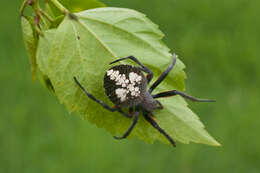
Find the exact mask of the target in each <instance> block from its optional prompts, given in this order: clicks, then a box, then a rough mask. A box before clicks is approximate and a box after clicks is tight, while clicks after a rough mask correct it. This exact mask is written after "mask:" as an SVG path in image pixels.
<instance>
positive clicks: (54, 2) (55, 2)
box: [50, 0, 70, 15]
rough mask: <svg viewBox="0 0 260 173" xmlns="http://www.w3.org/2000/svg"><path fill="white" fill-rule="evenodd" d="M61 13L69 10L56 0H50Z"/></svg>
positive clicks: (66, 12) (67, 12)
mask: <svg viewBox="0 0 260 173" xmlns="http://www.w3.org/2000/svg"><path fill="white" fill-rule="evenodd" d="M50 1H51V2H52V3H53V5H55V6H56V7H57V8H58V9H59V10H60V11H61V12H62V13H63V14H65V15H66V14H69V13H70V12H69V10H68V9H66V8H65V7H64V6H63V5H62V4H61V3H60V2H59V1H58V0H50Z"/></svg>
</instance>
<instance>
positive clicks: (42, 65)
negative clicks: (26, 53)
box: [36, 29, 56, 93]
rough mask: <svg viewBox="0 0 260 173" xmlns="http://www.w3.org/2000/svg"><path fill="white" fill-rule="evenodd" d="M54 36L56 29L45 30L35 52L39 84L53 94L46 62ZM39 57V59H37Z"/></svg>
mask: <svg viewBox="0 0 260 173" xmlns="http://www.w3.org/2000/svg"><path fill="white" fill-rule="evenodd" d="M55 34H56V29H51V30H47V31H46V32H45V33H44V37H41V39H40V40H39V44H38V50H37V55H36V56H37V64H38V65H39V69H40V70H39V77H40V81H41V83H42V84H43V85H44V86H45V87H46V88H47V89H49V90H50V91H52V92H53V93H55V91H54V88H53V85H52V83H51V80H50V78H49V76H48V75H47V73H45V72H46V71H47V70H48V61H49V57H50V50H51V44H52V41H53V38H54V36H55ZM39 57H40V58H39Z"/></svg>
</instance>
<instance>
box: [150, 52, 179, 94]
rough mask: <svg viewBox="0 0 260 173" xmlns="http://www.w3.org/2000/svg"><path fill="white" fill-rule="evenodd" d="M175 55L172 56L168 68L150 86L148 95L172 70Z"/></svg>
mask: <svg viewBox="0 0 260 173" xmlns="http://www.w3.org/2000/svg"><path fill="white" fill-rule="evenodd" d="M176 59H177V55H176V54H173V58H172V62H171V64H170V65H169V67H168V68H167V69H166V70H165V71H164V72H163V73H162V74H161V76H160V77H159V78H158V79H157V80H156V81H155V82H154V83H153V84H152V86H151V87H150V89H149V93H152V92H153V90H154V89H155V88H156V87H157V86H158V85H159V84H160V83H161V82H162V81H163V80H164V79H165V78H166V76H167V75H168V73H169V72H170V71H171V70H172V68H173V67H174V65H175V63H176Z"/></svg>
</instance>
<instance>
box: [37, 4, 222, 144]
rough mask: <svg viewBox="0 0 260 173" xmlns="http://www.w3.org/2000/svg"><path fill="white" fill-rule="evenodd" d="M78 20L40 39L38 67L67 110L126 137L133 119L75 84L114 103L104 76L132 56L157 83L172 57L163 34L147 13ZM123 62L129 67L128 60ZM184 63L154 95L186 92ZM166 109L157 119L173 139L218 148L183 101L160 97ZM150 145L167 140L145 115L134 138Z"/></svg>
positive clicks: (99, 14) (89, 15) (92, 14)
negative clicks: (109, 108)
mask: <svg viewBox="0 0 260 173" xmlns="http://www.w3.org/2000/svg"><path fill="white" fill-rule="evenodd" d="M76 15H77V16H78V20H77V21H76V20H71V19H69V18H68V17H65V19H64V20H63V22H62V23H61V24H60V25H59V27H58V28H57V30H51V31H47V32H45V37H44V38H41V39H40V43H39V48H38V51H37V63H38V65H39V68H40V70H41V71H42V73H43V74H44V75H46V76H48V77H49V78H50V81H51V83H52V85H53V87H54V90H55V94H56V96H57V97H58V99H59V101H60V102H61V103H63V104H65V106H66V107H67V109H68V111H69V112H72V111H76V112H78V113H79V114H80V115H81V116H82V117H83V118H85V119H87V120H89V121H90V122H92V123H94V124H96V125H97V126H98V127H102V128H105V129H106V130H107V131H109V132H110V133H112V134H115V133H120V134H123V133H124V132H125V131H126V129H127V128H128V127H129V125H130V124H131V120H130V119H128V118H126V117H124V116H122V115H121V114H118V113H111V112H109V111H107V110H105V109H104V108H102V107H101V106H100V105H99V104H97V103H95V102H94V101H93V100H91V99H89V98H88V97H87V96H86V95H85V94H84V93H83V92H82V90H80V89H79V87H78V86H77V85H76V84H75V83H74V81H73V76H76V77H77V78H78V80H79V81H80V82H81V84H82V85H83V86H84V87H85V88H86V89H87V90H88V91H89V92H90V93H92V94H93V95H94V96H95V97H97V98H98V99H100V100H102V101H104V102H105V103H107V104H110V105H111V106H112V104H111V102H110V101H109V100H108V98H107V97H106V95H105V93H104V89H103V77H104V75H105V72H106V70H107V69H108V68H109V67H110V66H109V65H108V64H109V62H111V61H113V60H115V59H117V58H119V57H126V56H129V55H134V56H135V57H137V58H138V59H139V60H140V61H141V62H142V63H143V64H145V65H146V66H148V67H149V68H151V69H152V70H153V72H154V79H153V80H155V79H156V78H157V77H158V76H159V75H160V73H161V72H162V71H164V70H165V69H166V68H167V67H168V65H169V64H170V62H171V59H172V55H171V54H170V53H169V49H168V48H167V46H165V45H164V43H163V42H162V41H161V39H162V37H163V33H162V32H161V31H160V30H159V29H158V26H157V25H155V24H154V23H152V22H151V21H150V20H149V19H148V18H146V17H145V15H144V14H142V13H139V12H137V11H134V10H130V9H123V8H97V9H92V10H87V11H83V12H80V13H77V14H76ZM124 63H129V62H128V61H126V62H124ZM183 68H184V64H183V63H182V62H181V61H180V60H179V59H178V60H177V63H176V66H175V67H174V69H173V70H172V71H171V73H170V74H169V75H168V76H167V79H166V80H165V81H163V83H162V84H161V85H160V87H158V89H157V90H156V91H155V92H158V91H164V90H170V89H179V90H184V79H185V78H186V75H185V73H184V71H183ZM160 100H161V101H162V104H163V105H164V109H163V110H158V111H155V116H156V119H157V120H158V122H159V124H160V125H161V126H162V128H164V129H165V130H166V131H167V132H168V133H169V134H170V135H171V136H172V137H173V138H174V139H176V140H178V141H180V142H183V143H189V142H196V143H204V144H209V145H215V146H218V145H219V144H218V143H217V141H215V140H214V139H213V138H212V137H211V136H210V135H209V134H208V133H207V132H206V131H205V130H204V126H203V124H202V123H201V122H200V121H199V118H198V117H197V116H196V115H195V114H194V113H193V112H192V111H191V110H190V109H189V108H188V107H187V103H186V102H185V101H184V100H183V98H181V97H179V96H174V97H170V98H166V99H160ZM133 136H136V137H138V138H139V139H141V140H143V141H145V142H148V143H152V142H154V141H156V140H159V141H161V142H163V143H168V141H167V140H166V139H165V138H164V136H162V135H161V134H160V133H159V132H157V131H156V130H155V129H154V128H153V127H151V125H150V124H148V122H146V121H145V120H144V118H143V117H142V116H141V117H140V120H139V122H138V124H137V126H136V127H135V129H134V130H133V132H132V133H131V135H130V138H131V137H133Z"/></svg>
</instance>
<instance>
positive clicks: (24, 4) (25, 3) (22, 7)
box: [19, 0, 28, 16]
mask: <svg viewBox="0 0 260 173" xmlns="http://www.w3.org/2000/svg"><path fill="white" fill-rule="evenodd" d="M27 5H28V2H27V0H24V1H23V3H22V6H21V8H20V10H19V13H20V16H23V13H24V9H25V7H26V6H27Z"/></svg>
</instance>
